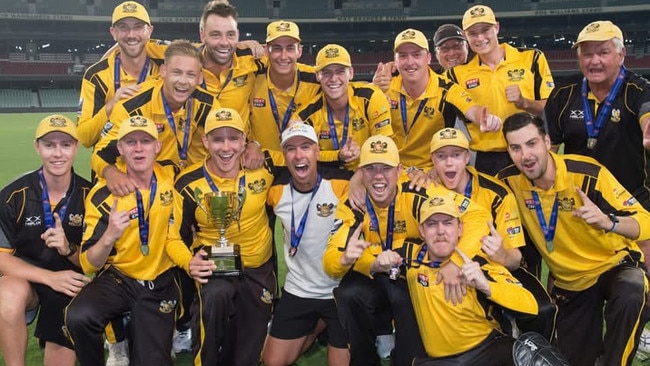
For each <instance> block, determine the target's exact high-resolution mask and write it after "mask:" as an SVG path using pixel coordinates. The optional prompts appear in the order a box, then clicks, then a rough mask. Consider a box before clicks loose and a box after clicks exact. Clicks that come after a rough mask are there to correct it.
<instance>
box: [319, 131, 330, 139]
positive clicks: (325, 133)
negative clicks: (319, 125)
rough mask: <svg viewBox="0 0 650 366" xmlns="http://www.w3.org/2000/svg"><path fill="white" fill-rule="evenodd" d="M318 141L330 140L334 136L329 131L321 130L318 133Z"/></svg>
mask: <svg viewBox="0 0 650 366" xmlns="http://www.w3.org/2000/svg"><path fill="white" fill-rule="evenodd" d="M318 139H319V140H330V139H332V135H331V134H330V131H329V130H321V131H319V132H318Z"/></svg>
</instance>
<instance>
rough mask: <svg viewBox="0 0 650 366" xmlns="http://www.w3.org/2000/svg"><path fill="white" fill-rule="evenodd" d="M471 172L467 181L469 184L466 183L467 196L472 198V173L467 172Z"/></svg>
mask: <svg viewBox="0 0 650 366" xmlns="http://www.w3.org/2000/svg"><path fill="white" fill-rule="evenodd" d="M467 174H469V180H468V181H467V185H465V194H464V196H465V198H472V173H470V172H467Z"/></svg>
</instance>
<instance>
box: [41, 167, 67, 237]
mask: <svg viewBox="0 0 650 366" xmlns="http://www.w3.org/2000/svg"><path fill="white" fill-rule="evenodd" d="M38 179H39V180H40V181H41V186H42V187H43V189H42V190H41V201H42V203H43V220H44V221H45V229H54V227H55V224H54V216H53V212H52V204H51V203H50V195H49V193H48V192H47V182H45V176H44V175H43V168H42V167H41V168H40V169H39V170H38ZM71 180H72V182H71V185H72V189H71V190H68V193H69V194H66V195H67V196H68V197H66V199H65V201H64V202H63V205H61V206H60V207H59V217H60V218H61V220H63V219H64V218H65V211H66V210H67V209H68V203H70V198H71V197H72V192H74V184H75V179H74V176H72V178H71Z"/></svg>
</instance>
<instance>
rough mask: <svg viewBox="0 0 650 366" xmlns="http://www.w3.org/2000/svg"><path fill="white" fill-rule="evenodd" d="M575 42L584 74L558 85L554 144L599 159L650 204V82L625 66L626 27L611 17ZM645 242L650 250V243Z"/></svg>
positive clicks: (550, 110)
mask: <svg viewBox="0 0 650 366" xmlns="http://www.w3.org/2000/svg"><path fill="white" fill-rule="evenodd" d="M573 48H576V50H577V55H578V62H579V65H580V71H582V77H580V78H579V79H576V80H573V81H572V82H570V83H568V84H567V85H563V86H558V87H557V88H555V89H554V90H553V93H551V95H550V97H549V99H548V102H547V103H546V108H545V109H544V113H545V116H546V122H547V123H548V132H549V137H550V138H551V144H552V148H553V150H554V151H557V149H558V148H559V146H560V144H564V153H565V154H580V155H585V156H590V157H592V158H594V159H596V160H597V161H598V162H599V163H601V164H603V165H604V166H605V167H606V168H607V169H608V170H609V171H610V172H612V174H613V175H614V177H616V179H617V180H618V181H619V182H621V184H622V185H623V187H625V189H626V190H627V191H628V192H630V193H632V195H634V197H635V198H636V199H637V200H638V201H639V203H641V205H642V206H643V207H644V208H645V209H646V210H650V183H649V182H648V174H650V153H649V152H648V151H647V150H646V149H645V148H644V147H643V132H642V131H643V129H644V127H645V126H647V125H648V122H649V121H650V82H648V80H646V79H644V78H642V77H641V76H640V75H637V74H635V73H634V72H632V71H629V70H627V69H626V68H625V66H623V61H624V59H625V44H624V39H623V32H621V29H620V28H619V27H617V26H616V25H614V24H613V23H612V22H610V21H596V22H592V23H589V24H588V25H587V26H585V27H584V28H583V30H582V31H581V32H580V34H579V35H578V39H577V41H576V43H575V44H574V45H573ZM623 161H624V162H625V164H622V163H621V162H623ZM640 245H641V249H642V250H643V251H644V253H645V254H646V257H647V256H648V255H650V243H640ZM647 265H648V263H646V266H647Z"/></svg>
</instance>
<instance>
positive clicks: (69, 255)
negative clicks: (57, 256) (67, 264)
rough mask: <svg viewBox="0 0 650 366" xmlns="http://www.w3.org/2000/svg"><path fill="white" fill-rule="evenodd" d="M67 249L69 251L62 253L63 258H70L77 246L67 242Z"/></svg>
mask: <svg viewBox="0 0 650 366" xmlns="http://www.w3.org/2000/svg"><path fill="white" fill-rule="evenodd" d="M68 249H70V252H69V253H68V254H66V255H64V257H65V258H70V257H72V256H73V255H74V254H75V253H76V252H77V246H76V245H74V244H72V243H68Z"/></svg>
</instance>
